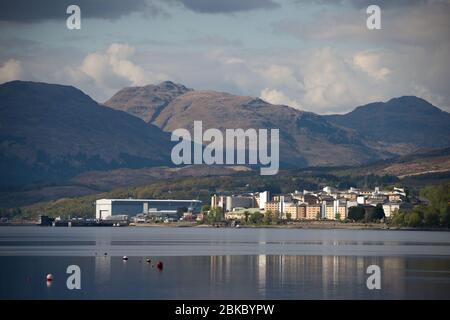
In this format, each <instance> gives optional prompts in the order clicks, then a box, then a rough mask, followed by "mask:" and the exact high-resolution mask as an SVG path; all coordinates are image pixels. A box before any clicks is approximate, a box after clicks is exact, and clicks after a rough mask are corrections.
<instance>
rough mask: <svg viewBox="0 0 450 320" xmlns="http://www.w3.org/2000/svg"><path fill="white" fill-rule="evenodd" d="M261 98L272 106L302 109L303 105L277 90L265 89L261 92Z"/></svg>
mask: <svg viewBox="0 0 450 320" xmlns="http://www.w3.org/2000/svg"><path fill="white" fill-rule="evenodd" d="M260 97H261V99H263V100H265V101H267V102H269V103H272V104H282V105H286V106H290V107H293V108H297V109H302V107H301V105H300V104H299V103H298V102H297V101H294V100H292V99H290V98H289V97H288V96H286V95H285V94H284V93H283V92H281V91H279V90H276V89H269V88H265V89H263V90H262V91H261V94H260Z"/></svg>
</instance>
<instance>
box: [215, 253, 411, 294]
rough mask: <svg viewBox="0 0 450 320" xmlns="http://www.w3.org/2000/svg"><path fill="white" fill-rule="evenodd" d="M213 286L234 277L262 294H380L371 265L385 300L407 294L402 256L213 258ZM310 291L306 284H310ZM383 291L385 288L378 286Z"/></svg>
mask: <svg viewBox="0 0 450 320" xmlns="http://www.w3.org/2000/svg"><path fill="white" fill-rule="evenodd" d="M209 260H210V283H211V285H217V284H226V283H229V282H230V281H232V282H233V281H234V282H235V283H236V285H240V286H242V287H248V288H249V290H250V289H251V290H257V291H258V296H259V297H261V298H268V299H270V298H271V296H270V294H271V293H274V292H275V293H277V297H278V298H280V297H281V298H282V297H283V292H286V296H288V295H287V292H289V297H290V298H293V296H292V291H293V290H294V291H295V290H296V292H295V295H294V298H298V299H302V298H314V299H336V298H338V299H339V298H354V297H357V298H376V297H377V295H376V294H377V290H369V289H368V288H367V285H366V281H367V279H368V277H369V276H370V275H369V274H367V273H366V270H367V267H368V266H370V265H373V264H375V265H378V266H379V267H380V268H381V291H382V295H383V297H384V298H393V299H396V298H402V296H403V295H404V292H405V289H406V287H405V280H406V275H405V270H406V265H405V259H404V258H402V257H364V256H288V255H257V256H212V257H210V258H209ZM311 287H313V288H314V290H312V291H311V290H309V291H308V292H306V291H302V290H303V288H311ZM378 294H380V290H378Z"/></svg>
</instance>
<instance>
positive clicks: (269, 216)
mask: <svg viewBox="0 0 450 320" xmlns="http://www.w3.org/2000/svg"><path fill="white" fill-rule="evenodd" d="M271 222H272V211H271V210H267V211H266V212H264V218H263V223H264V224H270V223H271Z"/></svg>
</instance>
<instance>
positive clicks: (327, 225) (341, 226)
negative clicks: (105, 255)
mask: <svg viewBox="0 0 450 320" xmlns="http://www.w3.org/2000/svg"><path fill="white" fill-rule="evenodd" d="M7 226H17V227H27V226H39V225H38V224H37V222H36V223H34V222H7V223H0V227H7ZM80 227H81V226H73V227H71V228H80ZM84 227H91V226H84ZM121 227H124V226H121ZM128 227H132V228H133V227H134V228H200V229H201V228H208V229H209V228H215V229H218V228H220V229H224V228H225V229H305V230H308V229H309V230H386V231H390V230H393V231H444V232H449V231H450V229H449V228H432V227H424V228H412V227H396V226H389V225H387V224H385V223H367V224H366V223H356V222H353V223H352V222H350V223H339V222H332V221H308V222H306V221H303V222H290V223H286V224H279V225H239V227H231V226H224V225H210V224H198V223H197V222H170V223H138V224H135V223H130V224H129V225H128ZM54 228H64V226H56V227H54ZM65 228H68V227H67V226H65ZM102 228H105V226H103V227H102ZM116 228H117V227H116Z"/></svg>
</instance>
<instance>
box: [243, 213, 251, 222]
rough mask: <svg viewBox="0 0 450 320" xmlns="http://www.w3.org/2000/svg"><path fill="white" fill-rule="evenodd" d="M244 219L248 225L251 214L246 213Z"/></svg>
mask: <svg viewBox="0 0 450 320" xmlns="http://www.w3.org/2000/svg"><path fill="white" fill-rule="evenodd" d="M244 217H245V218H244V219H245V221H244V222H245V223H248V222H249V221H248V219H249V217H250V212H248V211H244Z"/></svg>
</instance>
